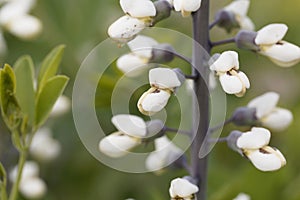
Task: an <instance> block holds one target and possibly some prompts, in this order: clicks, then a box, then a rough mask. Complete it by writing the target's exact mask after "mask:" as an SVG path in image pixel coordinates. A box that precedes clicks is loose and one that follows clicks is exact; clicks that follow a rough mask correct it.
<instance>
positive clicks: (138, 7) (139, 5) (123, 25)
mask: <svg viewBox="0 0 300 200" xmlns="http://www.w3.org/2000/svg"><path fill="white" fill-rule="evenodd" d="M120 5H121V8H122V10H123V12H124V13H125V14H126V15H125V16H123V17H120V18H119V19H118V20H117V21H115V22H114V23H113V24H111V25H110V27H109V28H108V35H109V37H111V38H112V39H114V40H116V41H118V42H120V43H126V42H128V41H130V40H132V39H133V38H134V37H135V36H136V35H137V34H138V33H139V32H141V31H142V30H143V29H144V28H146V27H148V26H151V21H152V18H153V17H154V16H155V15H156V9H155V6H154V4H153V2H152V1H150V0H120Z"/></svg>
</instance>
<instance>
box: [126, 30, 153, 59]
mask: <svg viewBox="0 0 300 200" xmlns="http://www.w3.org/2000/svg"><path fill="white" fill-rule="evenodd" d="M157 44H158V42H157V41H156V40H154V39H153V38H151V37H147V36H143V35H138V36H136V38H134V39H133V40H131V41H130V42H128V43H127V45H128V46H129V48H130V50H131V51H132V52H133V53H134V54H136V55H139V56H142V57H145V58H148V59H150V58H151V57H152V47H153V46H155V45H157Z"/></svg>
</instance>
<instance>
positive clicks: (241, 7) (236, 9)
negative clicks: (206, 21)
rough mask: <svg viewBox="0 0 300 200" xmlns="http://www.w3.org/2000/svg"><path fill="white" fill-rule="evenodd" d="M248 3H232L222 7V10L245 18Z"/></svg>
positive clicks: (244, 0)
mask: <svg viewBox="0 0 300 200" xmlns="http://www.w3.org/2000/svg"><path fill="white" fill-rule="evenodd" d="M249 5H250V1H249V0H236V1H233V2H232V3H231V4H229V5H228V6H226V7H224V10H226V11H229V12H233V13H234V14H235V15H239V16H240V17H243V16H246V15H247V12H248V9H249Z"/></svg>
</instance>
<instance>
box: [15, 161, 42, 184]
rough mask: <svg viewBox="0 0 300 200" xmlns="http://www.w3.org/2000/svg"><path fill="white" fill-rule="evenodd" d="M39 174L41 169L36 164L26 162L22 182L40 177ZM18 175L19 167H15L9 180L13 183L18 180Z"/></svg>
mask: <svg viewBox="0 0 300 200" xmlns="http://www.w3.org/2000/svg"><path fill="white" fill-rule="evenodd" d="M39 172H40V168H39V166H38V164H37V163H36V162H34V161H26V162H25V164H24V168H23V172H22V177H21V180H22V179H27V178H30V177H35V176H38V175H39ZM17 173H18V166H15V167H14V168H13V169H12V170H11V171H10V173H9V179H10V181H12V182H13V183H14V182H15V181H16V180H17Z"/></svg>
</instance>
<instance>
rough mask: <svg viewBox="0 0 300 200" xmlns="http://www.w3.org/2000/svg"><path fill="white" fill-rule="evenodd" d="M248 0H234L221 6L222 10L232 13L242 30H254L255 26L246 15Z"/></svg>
mask: <svg viewBox="0 0 300 200" xmlns="http://www.w3.org/2000/svg"><path fill="white" fill-rule="evenodd" d="M249 5H250V0H234V1H233V2H232V3H231V4H229V5H227V6H226V7H224V8H223V10H225V11H227V12H230V13H232V14H233V15H234V18H235V21H236V22H237V23H238V26H239V27H240V28H241V29H244V30H254V28H255V26H254V24H253V22H252V20H251V19H250V18H249V17H248V16H247V12H248V9H249Z"/></svg>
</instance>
